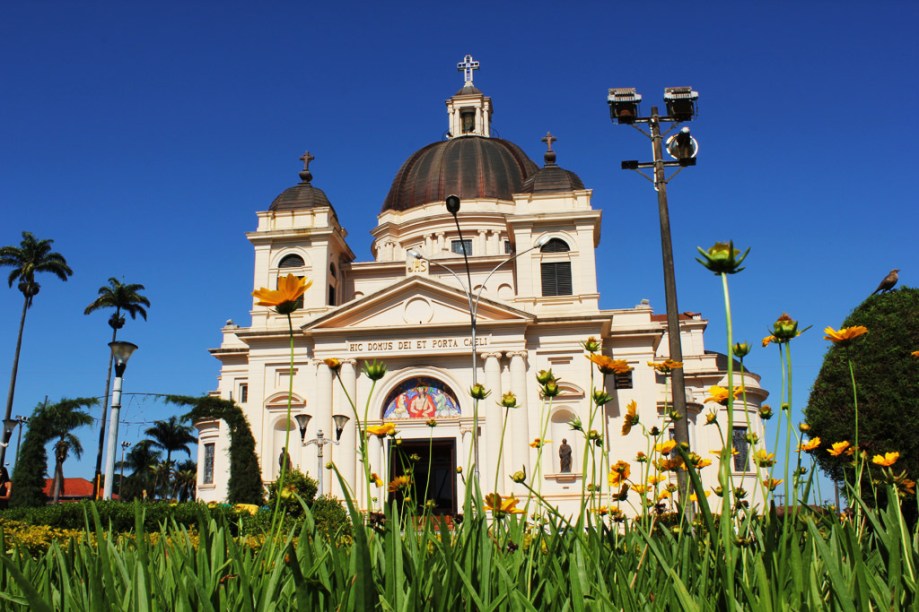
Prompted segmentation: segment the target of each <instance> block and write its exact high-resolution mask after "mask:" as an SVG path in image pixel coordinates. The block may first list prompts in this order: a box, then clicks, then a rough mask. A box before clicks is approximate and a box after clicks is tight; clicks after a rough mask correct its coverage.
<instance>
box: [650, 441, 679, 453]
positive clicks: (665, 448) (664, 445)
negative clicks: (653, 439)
mask: <svg viewBox="0 0 919 612" xmlns="http://www.w3.org/2000/svg"><path fill="white" fill-rule="evenodd" d="M675 448H676V440H667V441H666V442H661V443H660V444H656V445H655V446H654V450H656V451H657V452H659V453H661V454H662V455H669V454H670V452H671V451H673V449H675Z"/></svg>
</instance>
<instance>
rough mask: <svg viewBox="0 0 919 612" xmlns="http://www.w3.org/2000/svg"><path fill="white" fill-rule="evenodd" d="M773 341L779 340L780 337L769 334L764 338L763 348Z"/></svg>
mask: <svg viewBox="0 0 919 612" xmlns="http://www.w3.org/2000/svg"><path fill="white" fill-rule="evenodd" d="M773 342H778V339H777V338H776V337H775V336H772V335H769V336H766V337H765V338H763V348H766V347H767V346H769V345H770V344H772V343H773Z"/></svg>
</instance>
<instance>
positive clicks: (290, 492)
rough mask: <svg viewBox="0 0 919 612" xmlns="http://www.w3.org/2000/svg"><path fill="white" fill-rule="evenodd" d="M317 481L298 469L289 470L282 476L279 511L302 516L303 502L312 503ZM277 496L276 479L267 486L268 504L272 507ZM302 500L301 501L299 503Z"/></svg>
mask: <svg viewBox="0 0 919 612" xmlns="http://www.w3.org/2000/svg"><path fill="white" fill-rule="evenodd" d="M318 490H319V483H318V482H317V481H316V480H315V479H313V478H311V477H310V476H307V475H306V474H304V473H303V472H300V471H298V470H291V471H290V472H288V473H287V474H286V475H285V476H284V490H283V491H282V492H281V511H282V512H284V513H285V514H286V515H288V516H293V517H299V516H303V503H305V504H306V505H307V506H311V505H313V500H314V499H315V498H316V492H317V491H318ZM277 498H278V481H275V482H273V483H271V484H270V485H269V486H268V505H269V506H270V507H272V508H274V505H275V501H276V500H277ZM301 500H302V503H301Z"/></svg>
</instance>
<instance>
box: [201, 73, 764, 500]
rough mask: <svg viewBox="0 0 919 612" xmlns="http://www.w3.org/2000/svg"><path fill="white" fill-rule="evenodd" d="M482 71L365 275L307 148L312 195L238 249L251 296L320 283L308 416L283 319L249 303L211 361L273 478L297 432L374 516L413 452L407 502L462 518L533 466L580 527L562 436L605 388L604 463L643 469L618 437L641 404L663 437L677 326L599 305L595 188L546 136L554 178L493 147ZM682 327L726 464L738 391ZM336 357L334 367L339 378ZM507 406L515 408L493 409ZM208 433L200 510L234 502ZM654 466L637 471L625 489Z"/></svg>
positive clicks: (419, 155) (218, 449)
mask: <svg viewBox="0 0 919 612" xmlns="http://www.w3.org/2000/svg"><path fill="white" fill-rule="evenodd" d="M470 60H471V58H468V57H467V58H466V60H465V64H461V67H462V68H465V75H466V79H465V83H464V85H463V87H462V89H461V90H460V91H458V92H457V93H456V94H455V95H453V96H452V97H451V98H450V99H449V100H447V102H446V106H447V113H448V119H449V125H448V130H449V133H448V137H447V138H446V139H444V140H441V141H438V142H435V143H433V144H430V145H428V146H426V147H424V148H422V149H420V150H418V151H417V152H416V153H414V154H413V155H412V156H411V157H410V158H409V159H408V160H406V162H405V163H404V164H403V165H402V167H401V169H400V170H399V172H398V173H397V175H396V177H395V179H394V181H393V183H392V187H391V188H390V191H389V193H388V195H386V197H385V200H384V202H383V206H382V211H381V212H380V214H379V216H378V224H377V226H376V228H375V229H374V230H373V231H372V236H373V243H372V249H371V250H372V253H373V260H372V261H356V258H355V255H354V253H353V252H352V250H351V248H350V247H349V246H348V242H347V240H346V232H345V230H344V228H342V227H341V225H340V224H339V221H338V217H337V215H336V212H335V208H334V207H333V205H332V203H331V202H330V201H329V200H328V198H327V197H326V195H325V193H324V192H323V191H322V190H321V189H319V188H318V187H316V186H314V185H313V182H312V181H313V178H312V174H311V172H310V170H309V162H310V160H311V159H312V157H311V156H310V155H309V154H306V155H304V157H303V158H302V159H303V161H304V169H303V170H302V171H301V172H300V178H301V181H300V182H299V183H298V184H296V185H294V186H292V187H290V188H289V189H286V190H285V191H284V192H282V193H281V194H280V195H279V196H277V198H275V199H274V201H273V202H272V203H271V204H270V206H268V209H267V210H264V211H262V212H258V213H257V215H258V225H257V227H256V229H255V231H252V232H249V233H248V234H247V237H248V239H249V241H250V242H251V243H252V246H253V248H254V250H255V269H254V276H253V279H252V288H253V290H254V289H257V288H260V287H275V286H276V284H277V282H278V279H279V278H280V277H282V276H286V275H287V274H294V275H297V276H300V277H306V278H308V279H309V280H310V281H312V286H311V288H310V289H309V290H307V292H306V294H305V295H304V298H303V305H302V308H300V309H299V310H297V311H296V312H295V313H294V314H293V328H294V331H295V334H294V336H295V338H294V366H293V371H292V375H293V394H292V396H291V401H292V415H293V416H294V417H296V416H297V415H302V416H301V418H300V419H299V422H298V421H296V420H294V419H291V420H290V421H288V420H287V406H288V389H289V386H290V384H291V380H290V376H291V368H290V344H289V335H288V322H287V318H286V317H285V316H281V315H278V314H277V313H275V312H274V311H273V310H272V309H270V308H268V307H262V306H257V305H254V302H253V306H252V310H251V323H250V324H249V325H248V326H239V325H236V324H233V323H230V322H228V324H227V325H226V326H225V327H224V328H223V329H222V341H221V343H220V346H219V347H218V348H215V349H212V350H211V353H212V354H213V355H214V357H216V358H217V359H218V360H219V361H220V363H221V369H220V375H219V382H218V387H217V389H216V390H215V391H214V395H217V396H220V397H222V398H225V399H233V400H234V401H235V402H236V403H237V404H238V405H239V406H241V407H242V409H243V410H244V412H245V414H246V416H247V418H248V421H249V423H250V426H251V428H252V431H253V434H254V436H255V440H256V445H257V453H258V455H259V457H260V462H261V471H262V478H263V480H264V481H265V482H266V483H268V482H271V481H273V480H275V479H276V478H277V476H278V473H279V470H280V465H281V463H282V462H283V461H284V448H285V440H286V439H287V437H288V431H290V433H289V439H290V445H289V447H288V452H289V457H290V458H289V461H290V463H291V465H292V466H293V467H294V468H297V469H299V470H300V471H303V472H305V473H308V474H309V475H310V476H312V477H314V478H318V479H319V480H320V482H321V490H322V491H323V492H325V493H332V494H334V495H337V496H341V495H342V489H341V487H340V485H339V483H338V480H337V478H336V477H335V474H334V472H333V471H332V470H330V469H326V467H325V466H326V464H327V463H330V462H332V463H334V464H335V467H336V468H337V469H338V471H339V472H340V473H341V475H342V477H343V478H344V480H345V481H346V482H347V483H348V486H349V487H350V489H352V490H353V491H354V495H355V496H356V498H357V502H358V505H359V506H360V507H362V508H367V507H368V506H373V505H378V504H379V503H380V501H381V500H383V499H386V498H387V496H388V495H390V494H389V493H388V491H387V486H386V483H387V482H388V481H390V480H393V479H394V478H396V477H397V476H399V475H401V474H402V473H403V472H404V471H405V470H406V469H407V467H409V466H408V465H407V464H406V463H405V458H412V456H414V462H413V463H412V466H413V468H414V476H415V483H416V484H415V485H414V487H415V488H414V489H413V490H412V491H411V493H407V492H406V491H405V490H403V491H401V492H400V493H397V494H401V495H406V496H411V497H413V498H414V501H415V502H416V503H422V502H424V501H427V502H428V504H429V506H432V507H434V508H435V511H437V512H442V513H455V512H457V511H458V510H459V511H461V509H462V500H463V499H464V496H465V493H466V486H467V482H470V481H469V478H470V466H471V465H473V464H475V465H477V466H478V467H479V470H478V476H479V482H480V484H481V489H482V491H483V493H487V492H492V491H495V492H499V493H501V494H502V495H508V494H512V493H513V494H516V495H517V496H518V497H521V498H523V497H526V495H527V491H526V489H525V488H524V486H523V485H522V484H519V483H516V482H514V481H513V480H512V478H511V474H512V473H514V472H517V471H518V470H521V471H525V472H526V474H527V482H530V480H531V479H534V480H533V482H534V488H535V487H538V490H539V491H541V493H542V495H543V496H544V497H545V498H546V499H547V500H549V501H550V502H551V503H554V504H556V505H557V506H558V507H559V509H560V510H562V511H569V512H570V511H574V510H576V509H577V507H578V505H579V503H580V499H581V494H582V489H583V486H584V484H585V483H584V481H583V478H585V474H584V471H583V469H582V466H583V465H584V464H585V461H584V458H585V453H587V452H588V448H587V446H586V441H587V440H588V439H587V436H586V435H584V434H583V433H581V432H579V431H575V430H572V428H571V426H570V423H571V422H572V421H574V420H578V419H579V420H580V421H581V422H583V423H585V426H586V424H587V423H588V420H589V418H590V413H591V405H592V403H591V402H592V400H591V395H592V391H593V388H592V385H593V387H594V388H601V389H602V388H603V387H604V384H605V388H606V390H607V392H608V393H609V395H610V396H611V398H612V399H611V401H609V402H608V403H606V404H605V405H604V406H603V407H602V408H601V409H600V410H599V411H598V414H597V415H596V416H595V418H594V420H593V422H592V424H591V428H595V429H597V431H599V432H602V434H603V435H604V436H607V444H606V450H608V452H609V461H610V463H615V462H616V461H618V460H625V461H630V462H634V461H635V457H636V455H637V454H638V453H639V452H646V451H647V440H646V439H645V438H643V437H641V432H640V431H633V432H632V433H631V434H630V435H628V436H622V435H620V431H621V429H622V425H623V419H624V418H625V415H626V410H627V406H628V405H629V404H630V402H632V401H634V402H635V405H636V406H637V414H638V416H639V418H640V422H641V423H642V424H643V425H644V426H645V427H647V428H651V427H653V426H659V427H662V428H664V429H665V432H664V436H663V437H664V438H666V437H667V433H666V427H667V426H666V419H667V414H668V411H669V409H668V398H669V394H670V389H669V385H668V378H667V377H665V376H662V375H661V374H660V373H658V372H657V371H655V370H654V369H653V368H652V367H650V366H649V365H648V362H649V361H662V360H664V359H666V358H667V357H668V355H667V346H668V343H667V338H666V335H667V330H666V321H665V316H664V315H663V313H655V312H654V311H653V310H652V309H651V307H650V306H649V305H648V304H646V303H642V304H638V305H636V306H634V307H629V308H614V309H603V308H601V307H600V295H599V292H598V287H597V262H596V260H595V249H596V247H597V245H598V244H599V241H600V228H601V216H602V211H601V210H600V209H599V208H598V207H595V206H594V205H593V204H592V192H591V190H590V189H588V188H586V187H585V186H584V184H583V183H582V181H581V179H580V178H579V177H578V176H577V175H576V174H575V173H574V172H571V171H568V170H565V169H563V168H562V167H560V166H559V165H558V164H557V163H556V155H555V152H554V151H553V150H552V142H553V140H554V139H553V138H552V137H551V136H550V135H547V137H546V138H545V139H544V142H546V145H547V150H546V152H545V155H544V163H543V165H542V167H540V166H538V165H537V164H536V163H534V162H533V161H532V160H531V159H530V158H529V157H527V155H526V154H525V153H524V152H523V150H522V149H520V148H519V147H518V146H517V145H515V144H513V143H511V142H508V141H506V140H502V139H499V138H496V137H493V136H492V134H491V120H492V112H493V107H492V101H491V99H490V98H489V97H488V96H486V95H485V94H484V93H483V92H481V91H480V90H479V89H478V88H477V87H476V86H475V85H474V84H473V79H472V71H471V68H473V67H474V65H473V64H472V62H471V61H470ZM451 195H456V196H458V198H459V199H458V200H455V201H453V202H452V204H454V205H455V204H456V203H459V206H460V208H459V210H458V212H456V216H455V217H454V215H453V214H451V212H450V211H448V209H447V207H446V206H445V201H446V199H447V198H448V196H451ZM464 250H465V255H466V256H467V257H468V264H467V262H466V258H465V257H464ZM467 265H468V268H467ZM470 311H472V312H473V313H474V316H473V317H470ZM680 318H681V340H682V346H683V356H684V364H685V365H684V372H685V379H686V388H687V398H688V409H687V413H688V414H687V415H686V416H687V418H688V420H689V430H690V444H691V447H692V449H693V450H694V451H696V452H698V453H699V454H701V455H704V456H707V457H709V458H711V459H714V460H715V465H717V459H716V458H715V457H713V456H711V455H709V454H708V452H709V450H712V449H719V448H721V446H722V442H721V437H720V434H719V431H718V429H717V428H716V427H711V426H710V427H706V426H705V423H706V415H707V414H708V412H709V411H710V409H711V408H712V407H713V406H712V405H709V406H706V404H705V397H706V395H707V391H708V388H709V387H710V386H711V385H715V384H721V385H724V384H725V366H726V359H725V357H724V356H723V355H719V354H716V353H714V352H711V351H707V350H705V345H704V337H703V334H704V331H705V328H706V325H707V322H706V321H705V320H704V319H703V318H702V317H701V316H700V315H699V314H695V313H684V314H682V315H681V317H680ZM473 320H474V326H473V324H472V323H473ZM473 327H474V332H473ZM588 338H595V339H596V340H597V342H598V343H599V347H600V352H601V353H602V354H605V355H609V356H611V357H613V358H615V359H617V360H624V361H626V362H627V363H628V364H629V366H631V367H632V370H631V371H630V372H628V373H626V374H622V375H617V376H608V377H605V378H604V377H602V376H600V375H598V374H597V373H596V372H594V374H593V378H592V374H591V368H592V367H593V365H592V363H591V361H589V360H588V359H586V358H585V350H584V346H583V345H584V342H585V341H586V340H587V339H588ZM327 359H337V360H340V362H341V367H340V370H337V371H335V370H333V369H332V368H330V367H329V365H327V363H326V360H327ZM373 362H382V363H385V365H386V369H387V371H386V374H385V376H383V378H382V379H380V380H379V381H377V382H373V381H371V380H370V379H369V378H368V377H367V376H365V375H363V374H362V373H361V370H362V367H363V366H364V365H365V364H367V363H373ZM549 370H551V371H552V373H553V374H554V375H555V376H556V377H557V378H558V379H559V381H560V382H559V393H558V395H557V396H556V397H554V398H551V399H547V398H544V397H542V396H541V393H540V385H539V383H538V382H537V380H536V375H537V373H539V372H540V371H549ZM591 381H593V382H591ZM743 382H744V385H745V387H746V390H747V403H748V414H746V415H744V414H743V411H742V410H738V411H737V416H736V417H735V425H736V427H735V431H734V432H732V433H731V435H732V436H733V438H734V440H735V443H736V444H737V445H738V446H739V447H740V448H741V453H740V454H739V455H738V456H735V459H734V461H735V466H736V467H737V468H739V472H738V473H739V476H738V477H739V478H746V479H748V480H747V482H748V484H747V485H746V488H747V489H748V490H750V491H752V490H754V489H755V488H756V487H754V482H753V480H752V479H753V478H755V477H756V474H755V472H754V470H755V466H754V465H753V462H752V460H751V458H750V457H749V456H748V455H749V453H748V452H747V451H748V448H749V445H748V444H747V443H746V442H745V441H744V438H745V436H746V434H748V433H754V434H757V435H759V436H760V437H762V434H763V428H762V423H761V422H760V419H759V417H758V416H757V415H758V413H757V411H758V408H759V406H760V404H761V402H762V401H763V400H764V399H765V397H766V393H765V391H764V390H763V389H761V388H760V386H759V379H758V377H757V376H756V375H754V374H751V373H748V374H747V375H746V377H745V379H744V381H743ZM474 383H480V384H482V385H484V387H485V388H486V389H487V390H488V391H489V392H490V396H489V397H488V398H486V399H484V400H481V401H480V402H479V408H478V416H477V418H476V417H475V416H474V411H475V409H474V400H473V399H472V397H471V396H470V391H469V390H470V387H472V385H473V384H474ZM740 384H741V383H740V377H739V374H737V375H735V385H736V386H739V385H740ZM508 392H512V393H513V394H514V395H515V396H516V399H517V404H518V405H519V407H518V408H513V409H508V410H505V409H504V408H503V407H501V406H499V405H498V402H499V401H500V400H501V398H502V396H503V395H504V394H506V393H508ZM721 412H722V414H720V415H719V416H718V419H719V420H720V422H721V423H722V429H724V428H726V419H725V417H724V415H723V411H721ZM365 415H366V416H365ZM307 417H309V418H307ZM505 418H506V423H505ZM304 421H306V422H305V429H304V435H303V436H301V430H300V425H301V424H304V423H303V422H304ZM476 422H477V424H478V435H477V436H476V435H475V432H476V430H475V424H476ZM359 423H360V428H359V427H358V424H359ZM385 423H393V424H395V426H396V434H395V437H391V436H390V437H383V438H378V437H376V436H370V437H369V439H368V444H369V446H368V453H369V461H370V469H369V471H370V472H371V473H373V474H375V475H377V476H379V479H380V481H382V483H383V484H382V486H378V484H377V483H373V484H372V486H371V487H370V491H371V493H370V497H371V499H369V500H368V499H367V497H368V494H367V490H368V487H367V483H366V475H365V471H364V466H363V465H362V464H361V458H360V453H359V450H358V449H359V435H360V430H363V429H364V428H365V427H367V426H374V425H381V424H385ZM196 426H197V427H198V430H199V445H198V453H199V455H198V465H199V474H198V483H197V484H198V487H197V491H198V498H199V499H201V500H204V501H222V500H224V499H225V498H226V494H227V480H228V477H229V457H228V455H227V450H228V447H229V438H228V435H227V431H226V424H225V423H222V422H219V421H213V422H199V423H197V424H196ZM537 438H538V439H539V440H538V441H537V440H536V439H537ZM476 455H477V457H476ZM499 456H500V462H501V465H500V466H499V465H498V461H499ZM399 458H402V459H399ZM476 459H477V460H476ZM409 461H411V459H409ZM641 469H642V467H641V466H640V465H639V464H637V463H633V465H632V474H633V479H634V478H635V475H637V474H639V473H641ZM716 469H717V467H712V468H709V469H707V470H703V472H702V475H703V480H704V481H705V483H706V485H707V486H708V487H714V486H715V485H716V483H717V475H716ZM593 473H594V474H596V475H595V476H591V475H590V474H588V475H587V478H588V482H589V481H590V479H591V478H599V479H603V482H604V483H605V482H606V473H605V471H604V472H603V473H599V472H597V471H596V469H594V470H593ZM604 486H606V485H605V484H604ZM373 498H376V499H373Z"/></svg>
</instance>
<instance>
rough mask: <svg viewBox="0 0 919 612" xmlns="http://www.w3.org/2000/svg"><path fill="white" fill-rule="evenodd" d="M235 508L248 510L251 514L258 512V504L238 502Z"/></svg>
mask: <svg viewBox="0 0 919 612" xmlns="http://www.w3.org/2000/svg"><path fill="white" fill-rule="evenodd" d="M233 509H234V510H236V511H237V512H248V513H249V514H255V513H256V512H258V506H256V505H255V504H236V505H235V506H233Z"/></svg>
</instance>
